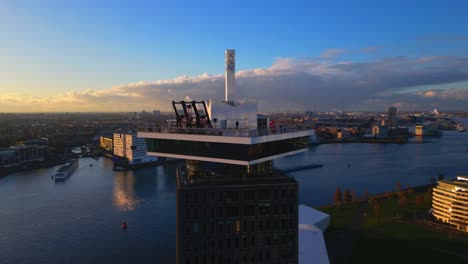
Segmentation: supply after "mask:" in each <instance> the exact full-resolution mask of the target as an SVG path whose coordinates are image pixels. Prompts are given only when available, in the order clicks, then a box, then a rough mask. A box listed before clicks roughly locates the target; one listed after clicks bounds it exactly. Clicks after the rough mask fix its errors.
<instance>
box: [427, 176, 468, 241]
mask: <svg viewBox="0 0 468 264" xmlns="http://www.w3.org/2000/svg"><path fill="white" fill-rule="evenodd" d="M464 179H467V176H459V177H458V178H457V180H455V181H445V180H442V181H438V184H437V186H436V187H435V188H434V189H433V192H432V210H433V211H432V215H433V216H434V217H435V218H437V219H438V220H440V221H442V222H445V223H448V224H451V225H453V226H454V227H455V228H457V229H459V230H461V231H464V232H468V182H467V181H464Z"/></svg>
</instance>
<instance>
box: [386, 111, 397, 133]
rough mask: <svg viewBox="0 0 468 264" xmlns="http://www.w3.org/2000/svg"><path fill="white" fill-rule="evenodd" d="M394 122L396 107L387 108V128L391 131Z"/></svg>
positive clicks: (394, 124) (394, 125)
mask: <svg viewBox="0 0 468 264" xmlns="http://www.w3.org/2000/svg"><path fill="white" fill-rule="evenodd" d="M396 120H397V108H396V107H389V108H388V122H387V125H388V128H390V129H392V128H395V127H396Z"/></svg>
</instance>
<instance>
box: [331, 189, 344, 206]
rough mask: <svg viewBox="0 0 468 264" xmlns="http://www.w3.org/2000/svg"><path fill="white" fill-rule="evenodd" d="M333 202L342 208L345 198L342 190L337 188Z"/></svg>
mask: <svg viewBox="0 0 468 264" xmlns="http://www.w3.org/2000/svg"><path fill="white" fill-rule="evenodd" d="M333 200H334V201H335V203H336V205H337V206H340V205H341V203H342V202H343V197H342V195H341V190H340V188H336V191H335V195H334V196H333Z"/></svg>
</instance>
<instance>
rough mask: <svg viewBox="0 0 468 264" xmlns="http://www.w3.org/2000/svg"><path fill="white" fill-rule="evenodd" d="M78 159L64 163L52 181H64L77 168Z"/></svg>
mask: <svg viewBox="0 0 468 264" xmlns="http://www.w3.org/2000/svg"><path fill="white" fill-rule="evenodd" d="M78 164H79V163H78V159H74V160H72V161H70V162H67V163H65V165H63V166H62V167H60V169H58V171H57V172H56V173H55V176H54V179H55V181H56V182H57V181H65V180H66V179H67V178H68V177H69V176H70V174H72V172H73V171H74V170H75V169H76V167H78Z"/></svg>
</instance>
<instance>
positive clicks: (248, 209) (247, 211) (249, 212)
mask: <svg viewBox="0 0 468 264" xmlns="http://www.w3.org/2000/svg"><path fill="white" fill-rule="evenodd" d="M242 215H243V216H255V207H254V206H253V205H246V206H244V207H243V212H242Z"/></svg>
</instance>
